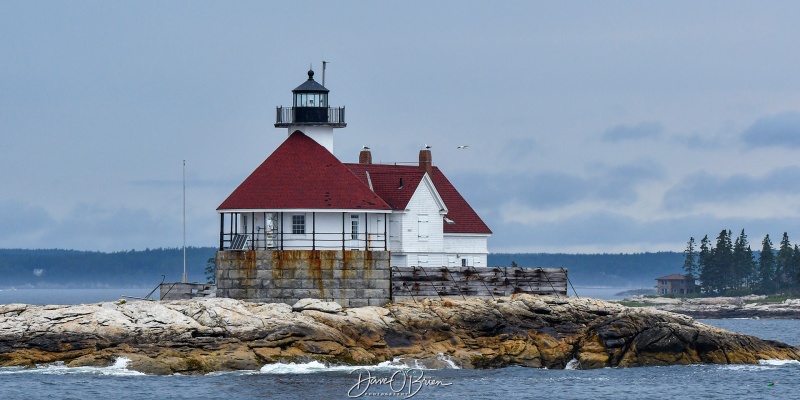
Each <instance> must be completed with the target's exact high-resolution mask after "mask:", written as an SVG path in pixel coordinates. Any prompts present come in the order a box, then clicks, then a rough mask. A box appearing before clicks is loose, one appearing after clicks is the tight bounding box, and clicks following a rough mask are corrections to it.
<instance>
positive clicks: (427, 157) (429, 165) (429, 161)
mask: <svg viewBox="0 0 800 400" xmlns="http://www.w3.org/2000/svg"><path fill="white" fill-rule="evenodd" d="M419 169H421V170H423V171H425V172H427V173H428V174H430V173H431V171H432V170H433V158H432V157H431V148H430V147H429V146H425V148H424V149H422V150H420V151H419Z"/></svg>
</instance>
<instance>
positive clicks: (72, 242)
mask: <svg viewBox="0 0 800 400" xmlns="http://www.w3.org/2000/svg"><path fill="white" fill-rule="evenodd" d="M0 226H2V228H3V229H0V247H5V248H69V249H76V250H100V251H118V250H123V249H143V248H146V247H151V248H155V247H171V246H178V245H180V244H181V240H182V234H181V221H180V217H179V216H176V217H174V218H165V217H163V216H159V215H155V214H153V213H152V212H150V211H148V210H145V209H130V208H125V207H116V208H114V207H106V206H100V205H95V204H81V205H78V206H76V207H74V208H73V209H72V210H71V211H70V213H69V214H68V215H67V216H66V217H64V218H54V217H53V216H51V215H50V213H48V212H47V210H45V209H44V208H42V207H40V206H28V205H23V204H20V203H16V202H8V201H6V202H0Z"/></svg>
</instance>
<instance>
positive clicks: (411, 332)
mask: <svg viewBox="0 0 800 400" xmlns="http://www.w3.org/2000/svg"><path fill="white" fill-rule="evenodd" d="M295 309H296V310H297V311H295V310H293V307H292V306H289V305H287V304H259V303H247V302H241V301H237V300H232V299H225V298H209V299H199V300H180V301H172V302H162V303H158V302H148V301H137V302H131V303H126V304H115V303H99V304H88V305H74V306H32V305H24V304H6V305H0V366H34V365H36V364H43V363H52V362H56V361H62V362H65V363H67V365H69V366H107V365H111V364H113V363H114V360H115V359H116V358H117V357H120V356H124V357H127V358H129V359H131V362H130V363H129V364H128V368H129V369H133V370H136V371H140V372H144V373H150V374H172V373H207V372H212V371H225V370H257V369H259V368H261V366H263V365H264V364H267V363H273V362H278V361H310V360H319V361H323V362H328V363H339V364H354V365H374V364H377V363H379V362H382V361H386V360H392V359H395V358H398V357H402V358H405V359H415V360H420V362H421V363H423V364H424V363H428V364H429V365H430V366H436V365H441V363H442V355H443V356H444V357H446V358H447V359H448V360H450V361H452V362H454V363H455V364H456V365H458V366H460V367H462V368H497V367H505V366H511V365H521V366H527V367H537V368H538V367H547V368H564V367H565V366H566V365H567V363H569V362H570V361H572V365H576V364H577V366H578V368H602V367H634V366H645V365H672V364H694V363H715V364H727V363H757V362H758V361H759V360H765V359H782V360H800V351H799V350H798V348H796V347H792V346H789V345H786V344H783V343H778V342H774V341H767V340H761V339H758V338H755V337H752V336H746V335H741V334H737V333H732V332H727V331H724V330H721V329H718V328H715V327H712V326H708V325H705V324H701V323H698V322H696V321H694V320H693V319H692V318H691V317H688V316H685V315H680V314H674V313H670V312H665V311H659V310H653V309H641V308H627V307H624V306H621V305H618V304H613V303H607V302H604V301H600V300H593V299H572V298H570V299H564V298H556V297H546V296H543V297H535V296H530V295H518V296H512V297H506V298H500V299H497V300H482V299H467V300H423V301H420V302H417V303H414V302H404V303H398V304H390V305H387V306H385V307H362V308H350V309H341V310H339V309H337V308H335V307H331V305H330V304H325V303H323V302H317V301H308V302H304V303H303V304H296V305H295Z"/></svg>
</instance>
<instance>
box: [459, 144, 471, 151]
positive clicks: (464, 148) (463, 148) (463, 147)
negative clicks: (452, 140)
mask: <svg viewBox="0 0 800 400" xmlns="http://www.w3.org/2000/svg"><path fill="white" fill-rule="evenodd" d="M468 148H469V145H466V144H462V145H461V146H458V147H457V149H460V150H466V149H468Z"/></svg>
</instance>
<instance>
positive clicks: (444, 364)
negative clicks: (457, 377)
mask: <svg viewBox="0 0 800 400" xmlns="http://www.w3.org/2000/svg"><path fill="white" fill-rule="evenodd" d="M398 368H413V369H419V370H438V369H461V367H459V366H458V365H456V363H455V362H454V361H453V359H452V357H450V356H447V355H444V354H442V353H439V355H438V356H437V357H436V358H432V359H404V358H400V357H397V358H395V359H393V360H391V361H384V362H382V363H379V364H377V365H334V364H325V363H322V362H319V361H309V362H306V363H293V362H290V363H283V362H278V363H274V364H266V365H264V366H263V367H261V369H260V370H259V371H258V373H262V374H277V375H280V374H313V373H318V372H336V371H339V372H350V371H355V370H363V369H368V370H371V371H380V370H397V369H398Z"/></svg>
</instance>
